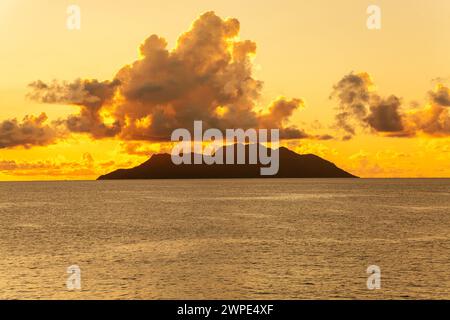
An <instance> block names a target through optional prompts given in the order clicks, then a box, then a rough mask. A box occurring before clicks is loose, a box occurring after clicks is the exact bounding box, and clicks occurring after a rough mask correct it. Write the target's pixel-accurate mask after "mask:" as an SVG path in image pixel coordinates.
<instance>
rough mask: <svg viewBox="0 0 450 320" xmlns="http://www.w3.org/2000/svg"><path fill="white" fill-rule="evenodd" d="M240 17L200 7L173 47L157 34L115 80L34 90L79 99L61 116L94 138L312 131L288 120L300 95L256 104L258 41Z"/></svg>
mask: <svg viewBox="0 0 450 320" xmlns="http://www.w3.org/2000/svg"><path fill="white" fill-rule="evenodd" d="M239 31H240V24H239V21H238V20H236V19H222V18H220V17H219V16H217V15H216V14H215V13H214V12H207V13H205V14H203V15H201V16H200V17H199V18H198V19H197V20H196V21H195V22H194V23H193V25H192V27H191V29H190V30H188V31H187V32H185V33H183V34H182V35H181V36H180V37H179V38H178V41H177V45H176V47H175V48H174V49H172V50H169V49H168V48H167V41H166V40H165V39H163V38H161V37H159V36H157V35H152V36H150V37H149V38H147V39H146V40H145V41H144V42H143V43H142V45H141V46H140V59H138V60H137V61H135V62H133V63H131V64H129V65H126V66H124V67H123V68H121V69H120V70H119V71H118V72H117V74H116V76H115V77H114V79H113V80H110V81H99V80H76V81H74V82H72V83H67V82H63V83H61V82H53V83H51V84H46V83H44V82H42V81H36V82H34V83H32V84H31V85H30V87H31V89H32V92H31V93H30V95H29V96H30V97H31V98H32V99H34V100H37V101H40V102H43V103H60V104H61V103H64V104H72V105H76V106H79V107H80V112H79V114H76V115H72V116H70V117H68V118H67V119H62V120H60V123H63V124H65V125H66V127H67V129H68V130H69V131H72V132H77V133H79V132H83V133H88V134H90V135H91V136H92V137H93V138H103V137H114V136H117V137H118V138H120V139H122V140H131V141H167V140H169V139H170V136H171V133H172V132H173V130H175V129H177V128H186V129H192V126H193V123H194V121H195V120H202V121H203V124H204V127H205V129H207V128H218V129H221V130H225V129H227V128H243V129H247V128H263V127H266V128H279V129H280V131H281V133H282V137H284V138H286V139H297V138H306V137H308V136H309V135H308V134H306V133H305V132H304V131H303V130H301V129H299V128H296V127H289V126H288V125H287V123H288V119H289V118H290V117H291V116H292V114H293V112H294V111H295V110H297V109H299V108H300V107H301V106H303V105H304V103H303V101H302V100H300V99H286V98H279V99H277V100H275V101H274V102H273V103H272V104H271V105H270V106H269V112H268V113H267V114H261V113H259V112H257V111H255V110H256V109H257V108H258V107H259V106H258V99H259V98H260V94H261V89H262V87H263V83H262V82H261V81H259V80H257V79H255V78H254V76H253V63H252V59H253V56H254V55H255V53H256V44H255V43H254V42H252V41H249V40H243V41H241V40H239V39H238V36H239Z"/></svg>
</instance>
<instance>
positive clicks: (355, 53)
mask: <svg viewBox="0 0 450 320" xmlns="http://www.w3.org/2000/svg"><path fill="white" fill-rule="evenodd" d="M71 4H76V5H78V6H79V7H80V9H81V30H68V29H67V26H66V20H67V18H68V14H67V7H68V6H69V5H71ZM371 4H375V5H378V6H379V7H380V9H381V13H382V16H381V23H382V24H381V29H380V30H369V29H368V28H367V26H366V21H367V19H368V14H367V12H366V10H367V8H368V6H369V5H371ZM208 11H214V12H215V14H216V15H217V16H218V17H220V18H222V19H223V20H222V19H221V21H222V22H221V23H222V24H223V25H222V24H221V25H220V26H218V25H217V24H219V22H218V20H214V19H215V18H208V19H209V20H207V19H206V18H205V20H204V23H203V24H202V25H201V26H199V27H198V28H199V30H200V29H201V28H204V29H201V30H200V31H199V32H198V33H195V34H193V35H192V36H187V37H186V39H185V40H184V41H185V42H184V43H185V45H183V41H181V44H180V42H179V44H178V46H177V45H176V44H177V39H178V38H179V37H180V35H182V34H183V33H185V32H187V31H189V30H190V29H191V27H192V26H193V23H194V21H196V20H197V19H199V17H200V16H201V15H202V14H204V13H205V12H208ZM449 17H450V1H448V0H433V1H429V0H396V1H388V0H378V1H375V0H373V1H365V0H342V1H334V0H317V1H306V0H264V1H255V0H246V1H242V0H239V1H238V0H226V1H225V0H220V1H219V0H192V1H185V0H165V1H154V0H127V1H125V0H115V1H110V0H108V1H107V0H95V1H92V0H73V1H65V0H58V1H52V0H1V2H0V43H1V46H0V69H1V70H2V73H1V75H0V180H30V179H39V180H42V179H43V180H47V179H92V178H95V177H96V176H98V175H100V174H103V173H105V172H109V171H111V170H114V169H116V168H120V167H127V166H133V165H136V164H138V163H141V162H143V161H144V160H145V159H146V158H147V157H148V155H150V154H151V153H153V152H159V151H165V150H166V148H167V147H168V146H167V145H165V144H164V143H162V142H161V141H160V140H159V139H152V138H148V137H149V136H152V137H153V136H154V134H159V133H161V131H158V130H159V129H160V128H159V127H158V128H154V129H152V130H153V131H151V134H150V130H149V131H147V132H146V133H148V134H149V135H148V136H147V135H145V137H146V138H145V139H144V138H138V137H142V136H143V134H142V132H138V133H136V132H137V131H136V130H137V129H136V128H138V127H139V128H140V125H137V124H136V128H134V129H136V130H134V131H132V130H131V129H130V128H129V127H128V128H127V129H126V130H125V129H124V128H122V129H121V131H120V132H121V133H120V134H109V133H108V134H105V132H104V129H105V128H104V125H103V127H98V128H97V129H95V130H92V132H90V131H89V132H88V130H84V129H83V130H82V129H81V124H80V123H81V122H82V121H84V120H85V119H84V118H82V117H78V118H76V121H77V125H76V128H75V129H74V128H73V127H75V125H74V126H73V127H72V129H71V130H69V131H70V134H67V132H66V133H65V134H64V135H63V136H62V137H60V138H58V139H56V140H55V139H49V140H48V141H47V140H46V141H45V143H44V142H43V141H42V140H39V141H38V143H28V142H27V143H20V141H19V142H17V140H20V139H18V138H17V134H16V136H15V137H11V132H12V131H11V128H9V129H8V128H7V125H8V126H9V127H11V123H14V124H15V125H16V126H17V127H18V129H20V130H22V129H24V127H23V125H22V127H21V123H22V119H23V118H24V117H25V116H27V115H33V116H34V117H38V116H39V115H40V114H41V113H42V112H45V114H46V115H47V117H48V119H47V120H45V122H43V120H44V119H42V121H41V120H40V119H37V118H32V120H30V119H31V118H28V119H29V120H28V121H29V122H31V123H32V124H33V125H43V124H44V123H45V124H48V125H49V126H51V125H50V123H51V122H52V121H54V120H60V122H62V120H61V119H65V118H68V117H69V118H70V117H72V116H73V115H74V114H75V115H78V114H79V113H81V114H82V112H83V110H84V109H83V108H84V107H86V106H85V105H86V104H87V107H89V108H91V110H92V108H97V107H98V105H97V104H95V103H91V102H90V104H89V103H85V102H83V103H81V102H80V101H79V100H77V99H72V100H73V101H67V100H70V99H68V98H67V96H65V98H64V99H53V100H52V99H50V100H52V101H51V102H52V103H44V102H49V95H48V94H49V92H48V91H49V90H50V89H48V88H42V87H40V88H36V86H35V87H33V88H30V87H29V84H30V83H32V82H35V81H37V80H41V81H43V83H45V84H47V85H48V84H49V83H52V81H53V80H54V79H57V80H58V81H67V82H72V81H74V80H76V79H80V78H81V79H98V81H99V84H96V90H106V91H107V90H109V89H111V90H113V93H112V94H111V97H109V98H108V99H109V100H114V101H108V102H107V103H108V108H109V109H108V108H106V107H105V109H108V110H109V111H111V110H112V109H113V107H112V106H111V105H113V104H117V103H119V102H117V99H115V98H117V96H118V95H119V93H118V92H120V99H121V101H122V100H124V101H125V102H123V106H124V107H121V109H120V110H119V111H117V109H114V112H117V113H115V115H114V117H115V118H113V119H112V120H111V119H110V122H111V121H112V122H113V121H114V120H117V119H119V118H120V117H122V118H120V119H121V120H123V121H125V122H127V121H131V120H130V118H129V117H132V116H130V115H129V114H130V113H133V116H135V114H138V113H139V112H141V109H139V110H138V108H139V107H141V106H142V105H143V104H144V105H145V104H146V103H148V105H149V106H150V105H151V106H152V108H153V107H154V106H158V108H160V107H161V108H162V107H165V108H166V109H165V111H164V116H167V114H169V113H170V114H171V115H174V114H175V115H174V117H176V116H177V113H176V112H177V111H176V110H178V109H176V108H177V106H178V105H179V104H182V101H181V100H182V99H181V98H180V99H177V100H176V101H172V100H170V101H169V100H167V101H166V100H161V99H162V98H161V97H160V96H158V97H157V99H156V98H155V97H153V96H152V97H150V96H149V95H151V94H150V93H148V95H145V96H144V95H143V98H142V99H143V100H140V101H137V102H136V101H135V99H136V94H137V93H136V92H141V91H142V88H140V89H139V90H141V91H139V90H138V89H136V88H135V86H136V84H135V81H138V79H144V80H142V81H143V82H146V81H147V82H148V83H151V84H152V86H153V85H154V88H159V87H160V86H161V87H163V85H164V83H163V84H161V83H159V82H158V85H156V84H154V82H152V81H153V80H152V79H147V78H145V77H144V76H143V75H142V71H143V70H144V71H146V70H147V71H148V70H156V69H157V67H158V68H159V67H161V66H162V65H164V63H165V62H164V63H159V64H155V65H151V66H150V67H148V69H144V67H145V64H143V65H144V66H136V67H135V68H131V69H132V70H126V71H124V72H123V75H122V74H121V77H123V78H121V79H120V80H121V85H120V89H117V91H115V90H116V86H115V85H114V84H113V79H115V77H116V75H117V74H118V72H119V70H121V69H122V68H123V67H124V66H126V65H130V64H132V63H133V62H134V61H136V60H138V59H144V58H142V57H139V52H138V49H139V46H140V45H141V44H142V43H144V41H145V39H147V38H148V37H149V36H151V35H152V34H156V35H158V36H159V37H162V38H164V39H165V40H166V41H167V43H168V44H167V49H168V50H172V49H174V51H177V50H178V53H177V54H176V55H174V56H175V57H176V58H177V59H179V60H180V61H183V63H186V66H187V65H188V62H187V61H190V60H189V59H190V57H191V56H192V54H193V53H195V52H196V51H194V50H200V51H201V50H203V51H205V52H206V50H207V49H210V48H209V47H208V48H207V47H206V46H201V45H199V47H198V49H196V48H194V49H192V50H193V51H188V49H189V50H191V48H190V47H189V46H188V41H189V39H190V38H193V37H194V36H198V34H203V33H204V32H205V30H209V28H216V27H217V28H219V27H220V28H225V29H224V30H228V29H233V28H234V25H233V24H227V23H226V21H227V20H226V19H227V18H235V19H237V20H239V22H240V32H239V38H236V37H234V34H233V36H232V37H230V38H226V35H224V39H225V38H226V39H225V40H226V43H227V44H228V43H231V42H233V44H232V45H233V46H234V47H238V46H240V45H239V44H238V42H239V41H243V40H251V41H253V42H254V43H255V44H256V55H255V57H254V58H253V52H252V49H251V48H246V49H242V50H247V51H245V52H244V53H242V54H243V55H244V56H245V61H243V62H242V64H241V65H240V66H241V67H244V66H247V65H248V63H253V65H252V72H253V73H252V77H253V78H254V79H256V80H261V81H263V83H264V84H263V87H262V89H261V90H259V93H260V96H259V97H257V98H256V99H255V101H256V102H255V103H256V104H255V110H256V111H258V110H260V109H264V110H265V111H268V110H269V107H268V106H269V105H271V104H272V103H273V101H274V100H276V99H277V97H281V96H282V97H286V101H285V102H286V104H287V105H288V106H289V108H291V106H292V103H294V102H293V100H290V99H294V98H297V99H301V103H300V104H299V105H296V106H292V108H293V114H292V115H291V114H289V118H282V119H278V118H277V119H275V118H274V117H275V116H274V115H271V116H269V117H267V118H264V119H265V120H264V121H266V122H267V121H269V120H267V119H269V118H270V121H272V122H271V124H272V123H282V124H283V125H286V126H289V127H296V128H298V129H301V131H304V132H307V133H308V137H302V139H300V137H298V139H290V140H285V141H284V142H283V144H285V145H286V146H288V147H289V148H291V149H293V150H295V151H297V152H302V153H315V154H317V155H319V156H322V157H324V158H326V159H327V160H330V161H333V162H334V163H336V164H337V165H338V166H339V167H341V168H343V169H346V170H348V171H350V172H352V173H354V174H356V175H360V176H363V177H450V166H449V163H450V111H449V109H450V106H449V105H448V101H449V100H448V99H449V91H448V87H449V86H450V60H449V57H450V41H448V39H450V19H449ZM202 21H203V20H202ZM226 32H228V31H226ZM230 32H231V33H232V31H230ZM188 38H189V39H188ZM238 39H239V40H238ZM220 40H223V39H220ZM198 43H199V42H195V44H196V45H198ZM189 45H191V43H189ZM157 46H160V42H158V41H156V40H154V41H151V43H150V42H149V44H148V46H146V49H145V50H147V51H146V54H147V55H146V58H145V59H149V60H151V59H154V61H155V60H157V59H160V58H159V56H158V57H156V56H153V54H154V50H153V48H155V47H157ZM230 46H231V44H230ZM175 48H176V49H175ZM230 48H231V47H229V48H226V50H229V49H230ZM239 48H240V47H239ZM225 52H227V51H225ZM230 52H231V51H230ZM202 54H204V55H206V53H199V56H202ZM214 54H216V52H215V53H214ZM217 54H219V53H217ZM233 54H235V53H233ZM211 56H213V55H211ZM154 57H156V58H154ZM239 57H240V56H239ZM172 58H173V59H175V58H174V57H172ZM247 58H248V61H247ZM145 59H144V60H142V61H144V62H145V61H146V60H145ZM161 59H163V58H161ZM217 59H219V58H217ZM232 60H233V61H238V60H239V58H238V54H237V53H236V54H235V56H233V58H232ZM157 61H159V60H157ZM164 61H166V60H164ZM171 61H172V60H171ZM177 61H178V60H177ZM230 61H231V60H230ZM149 63H150V62H149ZM189 63H191V62H189ZM192 63H194V62H192ZM230 64H231V62H230ZM189 67H192V66H191V65H189ZM197 67H198V66H196V68H197ZM208 67H209V66H208ZM161 68H162V67H161ZM167 68H168V69H167V70H163V71H161V70H159V69H158V70H157V72H159V73H158V74H160V75H161V76H160V78H164V77H168V75H171V76H173V75H174V74H176V73H177V72H180V76H179V77H180V78H171V79H169V80H167V83H166V84H170V85H171V84H172V83H173V82H174V81H175V82H176V81H179V79H184V80H185V79H186V76H185V75H182V72H181V71H179V69H176V70H175V71H174V69H173V68H175V67H174V66H173V61H172V62H171V63H167ZM169 68H171V69H169ZM186 68H188V67H186ZM202 68H203V66H202ZM196 70H198V68H197V69H196ZM224 70H225V69H224ZM229 70H230V69H226V72H229ZM236 70H237V67H236ZM239 70H240V69H239ZM203 71H204V70H203V69H202V72H203ZM155 72H156V71H155ZM163 72H164V73H163ZM239 72H241V71H239ZM246 72H248V71H246ZM352 72H353V73H352ZM236 73H238V71H236ZM177 74H178V73H177ZM366 75H367V76H366ZM369 75H370V76H369ZM346 76H347V78H346ZM351 76H353V77H351ZM143 77H144V78H143ZM173 77H175V76H173ZM214 77H217V74H214ZM230 77H231V76H230ZM119 78H120V77H119ZM123 79H125V80H123ZM189 79H190V78H189ZM232 79H240V78H238V77H237V76H233V77H232ZM244 79H246V78H244ZM219 80H220V81H224V82H223V83H224V87H227V88H228V84H229V83H228V82H226V81H225V80H224V79H223V78H221V79H219ZM219 80H217V81H219ZM103 81H110V82H108V83H103ZM127 81H129V82H127ZM230 81H231V80H230ZM355 81H356V82H355ZM147 82H146V83H147ZM59 83H60V86H59V87H58V88H53V89H55V90H61V86H63V82H59ZM148 83H147V84H148ZM355 83H357V84H355ZM339 84H340V85H339ZM97 85H98V86H102V88H101V89H98V88H97ZM233 85H234V84H233ZM254 85H256V83H252V84H251V85H250V84H249V85H248V87H246V88H244V89H242V88H240V90H242V91H245V92H247V91H251V93H248V96H246V97H243V98H246V99H247V98H249V97H250V96H251V97H253V95H252V94H253V92H254V90H256V89H255V88H253V87H252V88H250V87H251V86H254ZM350 85H352V86H353V85H355V86H357V87H351V88H350V89H352V90H355V91H354V92H353V91H352V92H351V94H355V93H357V94H360V95H361V96H360V101H356V102H361V103H362V104H366V106H365V112H366V113H365V114H364V116H360V115H359V114H358V111H357V108H359V107H360V105H356V104H355V103H356V102H355V101H348V99H347V100H346V99H344V98H342V97H348V95H347V94H348V93H349V91H348V90H350V89H349V86H350ZM334 86H337V87H338V88H337V89H336V88H335V89H333V88H334ZM152 88H153V87H152ZM154 88H153V89H154ZM196 88H197V87H196ZM197 89H198V90H199V92H200V93H201V94H203V95H205V96H208V97H209V94H212V93H211V92H210V91H207V90H209V89H210V88H205V87H203V85H202V86H201V87H199V88H197ZM33 90H35V91H36V90H37V91H38V92H37V93H36V92H35V93H36V95H37V96H38V98H36V97H34V98H31V97H29V96H28V97H27V95H28V94H29V93H30V92H31V91H33ZM42 90H44V91H45V94H44V93H42V92H41V91H42ZM64 90H67V88H64ZM77 90H78V89H77ZM154 90H156V89H154ZM170 90H175V89H173V88H171V89H170ZM176 90H181V89H178V88H177V89H176ZM106 91H101V95H102V98H104V95H107V93H106ZM64 92H66V91H64ZM171 92H172V91H171ZM175 92H176V94H178V93H179V91H175ZM205 92H207V94H205ZM333 92H334V93H335V95H334V98H332V99H330V96H331V95H332V93H333ZM78 93H79V92H78ZM200 93H199V94H200ZM53 94H54V93H53ZM57 94H59V93H57ZM96 94H98V91H96ZM392 95H395V97H398V99H399V102H398V103H397V102H396V100H395V99H389V98H388V97H391V96H392ZM51 97H52V98H54V96H51ZM71 97H73V94H72V93H71ZM112 97H114V99H113V98H112ZM96 98H97V96H96ZM185 98H186V99H190V100H188V103H187V104H188V105H189V103H193V101H196V100H193V98H192V96H189V97H188V98H187V97H185ZM241 98H242V97H241ZM155 99H156V100H158V103H156V102H155ZM252 99H253V98H252ZM446 99H447V100H446ZM86 100H87V99H86ZM105 100H107V99H106V98H105ZM213 100H214V99H212V100H211V101H213ZM344 100H345V101H344ZM183 101H185V100H183ZM214 101H215V100H214ZM230 101H231V100H230ZM252 101H253V100H252ZM228 102H229V101H228ZM354 102H355V103H354ZM239 103H243V102H242V100H240V102H239ZM252 103H253V102H252ZM289 103H290V104H289ZM224 104H226V103H225V102H224ZM294 104H295V103H294ZM80 105H82V106H80ZM105 105H106V102H105ZM252 105H253V104H252ZM272 105H275V104H272ZM280 105H284V104H280ZM138 106H139V107H138ZM219 106H220V105H217V107H219ZM339 106H340V107H341V109H340V110H338V109H337V108H338V107H339ZM247 107H248V105H245V106H244V105H243V106H242V107H240V109H239V110H244V109H245V108H247ZM155 108H156V107H155ZM205 108H206V107H205ZM274 108H275V107H274ZM280 108H281V107H280ZM167 110H169V111H167ZM245 110H247V109H245ZM245 110H244V111H245ZM125 111H126V112H125ZM244 111H242V112H244ZM102 112H103V111H102ZM102 112H99V114H101V117H104V118H102V119H103V120H105V123H106V122H107V119H106V118H108V117H109V118H111V115H106V114H105V113H102ZM111 112H112V111H111ZM152 112H153V111H152ZM119 114H120V115H119ZM338 114H341V115H342V114H345V116H346V117H347V116H349V114H351V116H352V118H351V119H352V121H353V122H352V126H353V127H354V129H355V130H356V131H355V132H354V133H350V131H351V130H350V131H349V130H347V131H345V127H344V125H342V127H339V128H338V126H337V125H336V116H337V115H338ZM156 115H157V113H152V114H151V116H149V118H146V117H142V118H139V117H137V116H136V117H137V118H136V119H134V118H133V121H134V120H136V123H137V122H145V121H147V120H148V121H150V122H153V123H154V122H156V121H157V120H155V119H156ZM158 115H159V113H158ZM146 116H147V115H146ZM89 117H92V118H90V121H94V120H95V121H97V120H98V119H97V118H95V116H94V115H93V114H91V113H90V114H89ZM349 117H350V116H349ZM69 118H68V119H69ZM93 118H95V119H94V120H93ZM387 118H388V119H387ZM12 119H17V122H11V121H10V120H12ZM71 119H72V120H73V119H74V118H73V117H72V118H71ZM149 119H150V120H149ZM164 119H165V118H164ZM258 119H259V118H257V116H255V121H259V120H258ZM349 119H350V118H349ZM199 120H201V119H199ZM8 121H9V122H8ZM227 121H228V120H227ZM229 121H231V120H229ZM393 122H395V123H393ZM435 122H438V123H439V125H437V124H436V123H435ZM70 123H73V122H69V124H70ZM177 123H179V122H177ZM227 123H230V122H227ZM60 124H61V123H60ZM109 125H111V123H109ZM160 126H162V124H161V125H160ZM69 127H70V125H69ZM45 128H49V127H45ZM108 128H109V127H108ZM40 129H42V128H40ZM40 129H39V130H40ZM69 129H70V128H69ZM7 130H10V131H7ZM39 130H37V131H36V132H37V133H42V131H39ZM42 130H44V129H42ZM45 130H47V129H45ZM49 130H50V129H49ZM100 130H103V131H101V132H100ZM94 131H95V132H94ZM27 134H28V133H27ZM48 134H50V133H48ZM52 134H53V133H52ZM319 135H321V136H324V135H330V136H333V139H318V138H317V137H318V136H319ZM24 136H25V134H24ZM343 136H345V139H342V137H343ZM349 136H351V139H350V137H349ZM28 138H30V137H28V136H25V137H24V138H23V139H28ZM21 139H22V138H21ZM11 140H14V142H12V141H11ZM32 140H33V139H32ZM33 141H36V140H33Z"/></svg>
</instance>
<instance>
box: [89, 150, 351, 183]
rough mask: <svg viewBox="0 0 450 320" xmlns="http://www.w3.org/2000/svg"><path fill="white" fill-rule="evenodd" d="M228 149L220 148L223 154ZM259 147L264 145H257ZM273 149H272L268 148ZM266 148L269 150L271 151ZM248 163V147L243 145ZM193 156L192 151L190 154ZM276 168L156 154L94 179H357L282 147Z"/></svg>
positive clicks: (326, 162) (322, 160)
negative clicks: (265, 170)
mask: <svg viewBox="0 0 450 320" xmlns="http://www.w3.org/2000/svg"><path fill="white" fill-rule="evenodd" d="M229 148H235V153H234V154H235V159H236V154H237V145H236V144H235V145H232V146H227V147H222V152H223V155H224V159H225V154H226V152H227V150H229ZM259 148H265V147H264V146H262V145H259ZM270 150H272V149H270ZM270 150H269V151H270ZM245 154H246V159H247V162H248V154H249V146H248V145H246V146H245ZM190 157H191V159H193V157H194V154H193V153H191V154H190ZM279 159H280V160H279V161H280V162H279V171H278V173H277V174H276V175H273V176H262V175H261V173H260V168H261V167H265V166H263V165H261V164H213V165H207V164H205V163H203V164H197V165H194V164H181V165H175V164H174V163H173V162H172V159H171V156H170V154H167V153H166V154H155V155H153V156H152V157H151V158H150V159H149V160H148V161H146V162H144V163H143V164H141V165H139V166H137V167H134V168H131V169H119V170H116V171H113V172H111V173H108V174H105V175H102V176H100V177H99V178H98V179H97V180H119V179H125V180H126V179H233V178H357V177H356V176H354V175H352V174H350V173H348V172H346V171H344V170H342V169H340V168H338V167H337V166H336V165H335V164H333V163H332V162H329V161H327V160H324V159H322V158H320V157H318V156H316V155H313V154H304V155H300V154H297V153H295V152H293V151H291V150H289V149H287V148H285V147H281V148H279ZM192 163H193V162H192ZM235 163H236V161H235Z"/></svg>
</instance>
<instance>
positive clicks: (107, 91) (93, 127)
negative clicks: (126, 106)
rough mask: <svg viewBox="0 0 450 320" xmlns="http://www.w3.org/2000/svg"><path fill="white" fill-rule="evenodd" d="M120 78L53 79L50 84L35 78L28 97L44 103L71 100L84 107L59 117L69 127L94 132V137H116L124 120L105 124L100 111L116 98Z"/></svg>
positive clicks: (83, 131)
mask: <svg viewBox="0 0 450 320" xmlns="http://www.w3.org/2000/svg"><path fill="white" fill-rule="evenodd" d="M118 85H119V81H118V80H113V81H103V82H100V81H98V80H81V79H77V80H75V81H74V82H70V83H69V82H58V81H53V82H52V83H51V84H46V83H44V82H42V81H35V82H33V83H31V84H30V85H29V87H30V88H31V89H32V91H31V92H30V93H29V94H28V97H29V98H31V99H33V100H35V101H39V102H42V103H52V104H71V105H76V106H79V107H80V113H79V114H77V115H70V116H69V117H68V118H67V119H64V120H59V123H61V124H65V125H66V127H67V129H68V130H69V131H71V132H76V133H90V134H91V135H92V136H93V137H94V138H103V137H113V136H115V135H117V134H118V133H119V132H120V124H119V122H118V121H113V123H112V124H109V125H107V124H105V123H104V120H103V119H102V116H101V114H100V111H101V109H102V107H104V106H105V105H107V104H108V103H111V102H112V99H113V97H114V94H115V90H116V88H117V86H118Z"/></svg>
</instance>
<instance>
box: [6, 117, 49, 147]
mask: <svg viewBox="0 0 450 320" xmlns="http://www.w3.org/2000/svg"><path fill="white" fill-rule="evenodd" d="M46 121H47V115H46V114H45V113H42V114H41V115H39V116H38V117H35V116H26V117H24V118H23V120H22V121H21V122H20V121H18V120H17V119H12V120H5V121H3V122H0V149H2V148H11V147H17V146H23V147H25V148H29V147H31V146H45V145H48V144H51V143H53V142H55V140H56V138H57V131H56V129H55V128H54V127H53V126H50V125H48V124H46Z"/></svg>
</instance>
